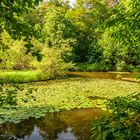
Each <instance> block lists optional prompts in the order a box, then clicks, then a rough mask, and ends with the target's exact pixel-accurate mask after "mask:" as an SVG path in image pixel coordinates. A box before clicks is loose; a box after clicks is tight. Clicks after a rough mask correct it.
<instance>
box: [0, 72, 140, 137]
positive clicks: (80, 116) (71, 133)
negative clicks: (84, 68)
mask: <svg viewBox="0 0 140 140" xmlns="http://www.w3.org/2000/svg"><path fill="white" fill-rule="evenodd" d="M67 74H68V75H69V76H70V77H73V76H74V77H75V76H76V77H77V76H78V77H83V78H78V79H77V78H66V79H60V80H52V81H51V80H50V81H46V82H41V83H40V82H33V83H28V84H20V86H22V87H25V89H28V88H29V89H32V87H33V88H34V87H36V88H37V90H36V92H37V93H36V92H33V93H32V96H33V97H34V96H35V97H37V99H36V100H37V101H34V100H33V101H32V103H31V104H32V106H37V105H38V106H40V105H41V107H42V105H43V104H44V105H46V103H50V104H52V103H53V104H54V105H55V106H59V107H60V108H62V107H63V104H64V103H65V104H66V105H67V107H70V108H71V106H74V108H75V107H77V105H79V102H80V107H85V108H86V105H85V104H84V103H86V104H87V105H88V106H89V105H90V104H89V103H92V102H93V100H95V98H96V96H99V95H100V96H99V97H100V99H104V98H105V97H111V98H113V97H114V96H116V95H117V96H118V95H123V94H126V95H127V93H129V94H131V93H135V92H137V91H139V89H140V87H139V84H138V83H132V82H125V81H117V80H123V78H129V77H131V76H133V75H135V74H138V73H113V72H69V73H67ZM110 79H113V80H110ZM9 86H10V85H9ZM9 86H8V88H9ZM81 90H82V93H81ZM27 91H28V90H27ZM41 92H42V93H41ZM38 93H40V94H38ZM54 93H55V96H54ZM97 93H98V94H97ZM102 93H103V94H102ZM20 94H22V96H23V95H24V90H23V93H20ZM20 94H19V98H20ZM96 94H97V95H96ZM29 95H30V94H29ZM29 95H28V96H29ZM42 95H43V98H42ZM48 95H50V96H48ZM56 95H58V97H57V96H56ZM68 95H69V96H68ZM95 95H96V96H95ZM26 96H27V95H26V93H25V97H24V98H25V99H26V98H29V97H30V96H29V97H28V96H27V97H26ZM77 97H78V98H77ZM63 98H64V99H65V100H59V99H63ZM44 99H45V100H44ZM73 99H74V100H73ZM67 100H68V102H67ZM76 101H77V102H76ZM85 101H86V102H85ZM41 103H42V104H41ZM56 103H57V104H56ZM23 105H24V104H23ZM25 105H26V103H25ZM27 105H28V103H27ZM91 106H92V105H91ZM70 108H69V109H70ZM39 111H40V110H39ZM102 112H103V111H102V110H101V109H98V108H91V109H74V110H71V111H61V112H58V113H47V114H46V115H45V116H44V117H42V118H39V119H35V118H29V119H27V120H24V121H22V122H21V123H18V124H13V123H5V124H3V125H2V126H0V140H90V139H91V133H90V129H91V121H93V120H94V119H95V118H97V117H99V116H100V115H101V114H102ZM19 116H20V115H19ZM6 117H8V116H6ZM14 117H15V115H14Z"/></svg>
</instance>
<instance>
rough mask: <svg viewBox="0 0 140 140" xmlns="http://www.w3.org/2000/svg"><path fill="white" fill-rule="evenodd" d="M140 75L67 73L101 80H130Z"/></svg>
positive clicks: (129, 73)
mask: <svg viewBox="0 0 140 140" xmlns="http://www.w3.org/2000/svg"><path fill="white" fill-rule="evenodd" d="M136 74H140V73H136V72H135V73H131V72H120V73H119V72H118V73H117V72H67V75H69V76H81V77H87V78H100V79H115V80H116V79H122V78H129V77H132V76H133V75H136Z"/></svg>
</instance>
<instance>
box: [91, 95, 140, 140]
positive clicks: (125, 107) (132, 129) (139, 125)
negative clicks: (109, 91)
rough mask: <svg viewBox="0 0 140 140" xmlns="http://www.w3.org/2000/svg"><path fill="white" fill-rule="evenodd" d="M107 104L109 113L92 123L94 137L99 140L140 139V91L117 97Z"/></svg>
mask: <svg viewBox="0 0 140 140" xmlns="http://www.w3.org/2000/svg"><path fill="white" fill-rule="evenodd" d="M107 106H108V111H109V113H108V114H106V115H104V116H102V117H101V118H99V119H97V120H96V122H94V123H93V124H92V126H93V127H92V133H93V135H92V137H94V138H96V139H98V140H100V139H102V140H108V139H109V140H118V139H120V140H138V139H140V131H139V130H140V93H139V94H136V95H131V96H129V97H116V98H114V99H112V100H110V101H109V103H108V105H107Z"/></svg>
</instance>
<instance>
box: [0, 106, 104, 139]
mask: <svg viewBox="0 0 140 140" xmlns="http://www.w3.org/2000/svg"><path fill="white" fill-rule="evenodd" d="M101 114H102V110H101V109H98V108H92V109H80V110H78V109H75V110H71V111H62V112H59V113H47V114H46V116H45V117H42V118H40V119H34V118H29V119H28V120H25V121H23V122H21V123H19V124H13V123H6V124H3V125H2V126H1V127H0V140H90V139H91V133H90V128H91V122H92V121H93V120H94V119H95V118H97V117H99V116H100V115H101Z"/></svg>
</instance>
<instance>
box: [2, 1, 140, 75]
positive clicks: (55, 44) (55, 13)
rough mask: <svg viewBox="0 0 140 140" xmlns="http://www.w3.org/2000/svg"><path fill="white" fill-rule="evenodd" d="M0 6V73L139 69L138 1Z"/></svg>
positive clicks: (56, 2)
mask: <svg viewBox="0 0 140 140" xmlns="http://www.w3.org/2000/svg"><path fill="white" fill-rule="evenodd" d="M0 6H1V13H0V14H1V16H0V17H1V18H0V21H1V22H0V23H1V25H0V64H1V65H0V69H37V68H41V67H44V66H43V65H46V67H45V68H44V69H48V63H50V62H52V61H53V63H55V64H56V63H57V64H58V65H59V64H60V63H61V62H62V63H61V64H60V65H59V66H56V67H54V66H53V67H54V68H55V69H57V70H58V69H60V68H61V67H62V65H63V66H64V64H66V63H69V62H74V63H78V64H79V63H86V64H89V69H88V68H87V69H86V70H89V71H108V70H117V71H132V70H136V71H139V69H140V55H139V54H140V47H139V46H140V42H139V40H140V36H139V23H140V22H139V20H140V17H139V10H140V6H139V1H138V0H136V1H134V0H128V1H127V2H126V1H124V0H122V1H120V2H117V1H114V0H108V1H104V0H102V1H99V0H86V1H83V0H77V1H76V3H75V4H74V5H73V6H70V3H69V2H68V1H59V0H55V1H51V0H50V1H47V2H44V3H41V2H40V3H39V0H36V1H22V2H21V1H4V0H3V1H1V2H0ZM53 52H54V53H53ZM47 53H48V55H46V54H47ZM50 53H51V55H52V56H51V57H49V58H48V56H50ZM52 58H53V59H52ZM34 59H36V61H38V62H35V60H34ZM45 59H47V61H48V62H46V60H45ZM32 60H33V61H32ZM57 60H58V61H59V62H57ZM41 61H42V62H41ZM33 63H35V64H33ZM42 64H43V65H42ZM37 65H38V66H37ZM51 65H54V64H51ZM69 66H70V67H69ZM76 66H77V65H76ZM78 66H79V65H78ZM49 67H52V66H50V65H49ZM64 67H65V68H66V69H71V68H72V65H71V64H68V66H67V64H66V66H64ZM87 67H88V65H87ZM65 68H64V69H63V68H62V69H61V70H60V71H65V70H66V69H65ZM44 69H43V70H44ZM73 70H74V69H73ZM81 70H84V67H83V68H82V67H81ZM54 71H56V70H52V72H54ZM62 73H63V72H62ZM52 75H55V76H56V75H57V73H56V74H54V73H53V74H52ZM60 75H61V74H60ZM62 75H63V74H62ZM55 76H53V77H55Z"/></svg>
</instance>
